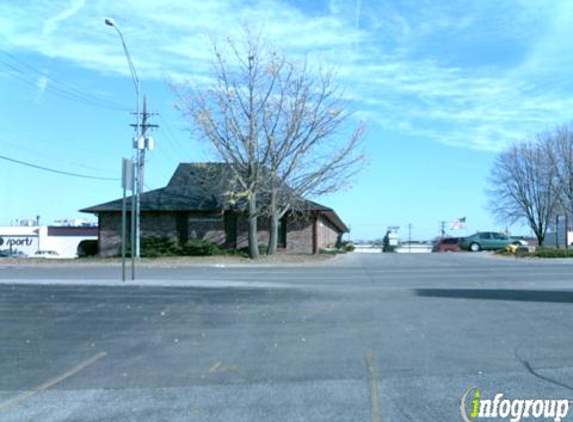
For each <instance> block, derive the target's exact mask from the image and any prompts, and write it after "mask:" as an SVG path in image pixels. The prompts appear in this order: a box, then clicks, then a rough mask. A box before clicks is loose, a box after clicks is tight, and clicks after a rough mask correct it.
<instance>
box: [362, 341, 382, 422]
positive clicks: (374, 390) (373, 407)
mask: <svg viewBox="0 0 573 422" xmlns="http://www.w3.org/2000/svg"><path fill="white" fill-rule="evenodd" d="M364 361H365V362H366V368H367V369H368V387H369V390H370V416H371V417H372V422H382V417H381V416H380V396H379V395H378V369H377V367H376V354H375V353H374V350H372V349H369V350H367V351H366V355H365V356H364Z"/></svg>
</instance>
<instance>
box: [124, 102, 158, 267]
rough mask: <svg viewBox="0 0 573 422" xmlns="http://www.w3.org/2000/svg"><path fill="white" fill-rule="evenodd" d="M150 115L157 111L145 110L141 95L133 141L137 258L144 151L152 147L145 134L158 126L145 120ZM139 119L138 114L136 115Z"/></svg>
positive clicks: (136, 252)
mask: <svg viewBox="0 0 573 422" xmlns="http://www.w3.org/2000/svg"><path fill="white" fill-rule="evenodd" d="M152 115H157V113H149V112H148V111H147V96H146V95H145V94H144V95H143V111H142V113H141V124H138V123H135V124H132V125H131V126H134V127H135V129H136V131H137V129H138V127H139V129H140V133H138V134H137V135H138V136H137V137H136V139H135V141H134V143H133V148H134V149H135V150H136V172H135V173H136V176H135V177H136V193H135V212H136V215H137V218H136V223H135V256H136V257H137V258H139V257H140V256H141V194H142V193H143V187H144V184H143V180H144V174H145V151H146V150H152V149H153V138H151V137H150V136H147V130H148V129H155V128H158V127H159V125H155V124H149V123H148V122H147V120H148V118H149V117H150V116H152ZM137 118H138V120H139V116H137Z"/></svg>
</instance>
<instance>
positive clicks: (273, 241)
mask: <svg viewBox="0 0 573 422" xmlns="http://www.w3.org/2000/svg"><path fill="white" fill-rule="evenodd" d="M269 211H270V218H271V222H270V223H271V225H270V228H269V244H268V246H267V255H273V254H275V253H276V252H277V244H278V238H279V214H278V207H277V191H276V189H272V190H271V200H270V204H269Z"/></svg>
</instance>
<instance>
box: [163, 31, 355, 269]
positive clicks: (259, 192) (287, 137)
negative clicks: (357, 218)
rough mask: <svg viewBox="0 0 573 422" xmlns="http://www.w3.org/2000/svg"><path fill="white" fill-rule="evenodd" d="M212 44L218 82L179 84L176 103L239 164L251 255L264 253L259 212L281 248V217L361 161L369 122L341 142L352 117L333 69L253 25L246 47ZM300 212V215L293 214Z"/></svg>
mask: <svg viewBox="0 0 573 422" xmlns="http://www.w3.org/2000/svg"><path fill="white" fill-rule="evenodd" d="M225 46H226V48H225V49H223V50H221V49H220V48H219V47H218V46H217V45H216V44H215V45H214V47H213V52H214V54H215V57H216V58H215V61H214V66H213V72H212V76H213V84H212V85H211V86H210V87H208V88H207V89H203V90H199V89H191V88H188V87H183V86H173V88H174V91H175V92H176V94H177V95H178V98H179V101H178V105H177V107H178V108H179V110H181V111H182V113H183V114H184V115H186V116H188V117H190V121H191V126H192V128H193V129H194V131H195V132H196V133H198V134H199V136H200V137H201V139H203V140H205V141H207V142H208V143H209V144H210V145H212V146H213V147H214V150H215V152H216V154H217V156H218V158H219V159H221V160H222V161H224V162H226V163H228V165H229V166H231V167H232V168H233V169H234V173H235V178H236V180H237V181H238V185H239V186H240V189H239V190H238V191H237V192H234V193H233V195H232V196H233V197H234V198H237V197H244V198H246V199H247V204H248V206H247V213H248V219H249V236H248V238H249V255H250V256H251V258H256V257H258V254H259V251H258V244H257V243H258V242H257V218H258V216H260V215H265V216H266V217H268V218H269V219H270V236H269V239H270V240H269V245H268V250H267V251H268V253H269V254H272V253H274V252H275V251H276V247H277V240H278V226H279V220H280V218H281V217H282V216H284V215H285V214H286V213H287V212H288V211H297V210H301V209H302V207H303V206H304V204H307V202H305V201H304V200H303V197H304V196H318V195H322V194H325V193H329V192H333V191H336V190H338V189H340V188H341V187H342V186H344V185H346V184H348V183H349V181H350V178H351V176H352V175H353V174H354V173H356V172H357V171H358V170H360V169H361V168H362V165H361V164H362V163H363V155H362V153H361V152H360V151H359V143H360V141H361V139H362V135H363V133H364V131H363V126H362V125H359V126H358V127H357V128H356V129H354V130H351V131H350V133H349V134H347V135H348V136H347V140H345V141H343V142H342V144H339V143H338V141H339V140H338V139H336V138H335V136H336V135H342V136H343V135H345V134H344V133H343V129H345V128H346V127H345V124H346V123H347V122H348V120H349V118H350V113H348V112H347V111H346V110H345V108H344V102H343V96H342V92H341V91H340V90H339V89H337V88H336V86H335V84H334V73H333V72H331V71H326V72H314V73H313V72H311V71H310V70H309V69H308V66H307V64H306V62H304V61H303V62H299V63H296V62H294V61H289V60H288V59H287V58H286V56H285V55H284V54H281V53H279V52H277V51H274V50H271V49H269V48H266V47H265V45H264V43H263V42H262V41H261V38H260V37H256V36H253V34H252V33H251V32H249V31H248V29H247V30H246V31H245V39H244V42H243V44H242V45H241V46H238V45H237V44H236V43H235V42H233V41H232V40H230V39H229V40H227V43H226V44H225ZM293 215H294V214H293Z"/></svg>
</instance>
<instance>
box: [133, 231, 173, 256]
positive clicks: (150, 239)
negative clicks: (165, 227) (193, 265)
mask: <svg viewBox="0 0 573 422" xmlns="http://www.w3.org/2000/svg"><path fill="white" fill-rule="evenodd" d="M174 255H181V248H179V247H178V246H177V245H176V243H175V241H174V240H172V239H170V238H168V237H159V236H146V237H143V238H142V239H141V256H142V257H143V258H158V257H161V256H174Z"/></svg>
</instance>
